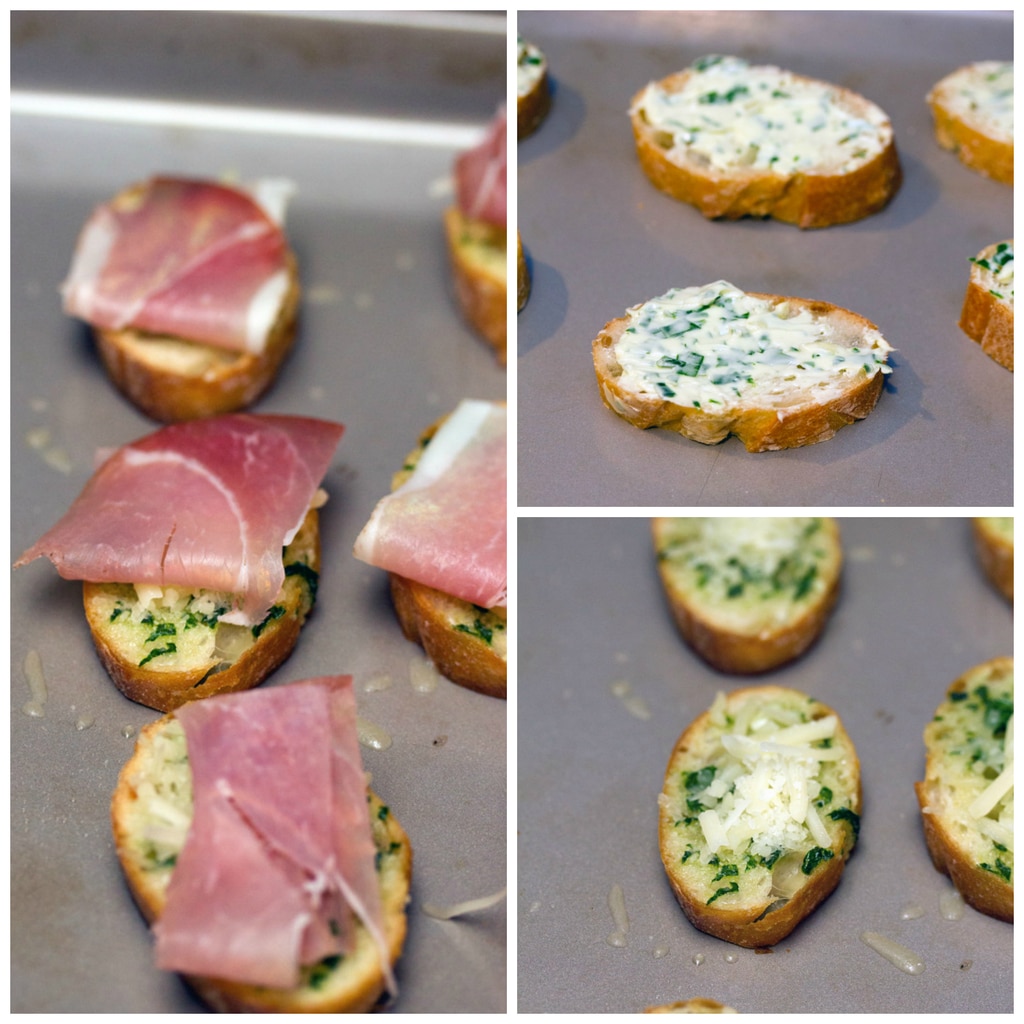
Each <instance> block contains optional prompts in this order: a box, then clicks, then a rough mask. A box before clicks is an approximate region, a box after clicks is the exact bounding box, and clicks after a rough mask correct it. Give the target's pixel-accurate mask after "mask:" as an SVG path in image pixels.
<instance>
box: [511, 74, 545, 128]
mask: <svg viewBox="0 0 1024 1024" xmlns="http://www.w3.org/2000/svg"><path fill="white" fill-rule="evenodd" d="M550 109H551V85H550V82H549V80H548V72H547V67H546V66H545V68H544V73H543V74H542V75H541V76H540V78H538V79H537V81H536V83H535V84H534V86H533V88H532V89H530V91H529V92H527V93H524V94H523V95H522V96H518V97H517V99H516V137H517V138H519V139H525V138H526V137H527V136H528V135H531V134H532V133H533V132H535V131H536V130H537V127H538V126H539V125H540V123H541V121H543V120H544V118H545V117H547V114H548V111H549V110H550Z"/></svg>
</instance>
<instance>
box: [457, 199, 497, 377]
mask: <svg viewBox="0 0 1024 1024" xmlns="http://www.w3.org/2000/svg"><path fill="white" fill-rule="evenodd" d="M444 225H445V238H446V240H447V246H448V255H449V261H450V263H451V269H452V279H453V281H454V283H455V298H456V301H457V302H458V305H459V309H460V310H461V311H462V315H463V317H464V318H465V320H466V322H467V323H468V324H469V326H470V327H472V328H473V330H474V331H476V332H477V333H478V334H479V335H480V336H481V337H482V338H483V339H484V340H485V341H486V342H488V344H490V345H491V347H492V348H493V349H494V351H495V354H496V355H497V357H498V361H499V362H500V363H501V365H502V366H504V365H505V360H506V339H507V333H508V332H507V326H506V314H507V310H506V302H507V298H508V283H507V277H508V272H507V263H508V258H507V253H506V251H505V246H506V238H507V229H506V228H503V227H499V226H498V225H496V224H490V223H488V222H487V221H485V220H479V219H477V218H473V217H467V216H466V215H465V214H463V213H462V211H461V210H459V208H458V207H457V206H450V207H448V209H446V210H445V213H444Z"/></svg>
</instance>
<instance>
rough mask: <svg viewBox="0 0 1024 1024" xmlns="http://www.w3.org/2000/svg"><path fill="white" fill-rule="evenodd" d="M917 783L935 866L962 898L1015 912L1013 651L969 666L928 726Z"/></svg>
mask: <svg viewBox="0 0 1024 1024" xmlns="http://www.w3.org/2000/svg"><path fill="white" fill-rule="evenodd" d="M924 744H925V770H924V776H925V777H924V780H923V781H922V782H915V783H914V789H915V791H916V793H917V799H918V802H919V803H920V805H921V820H922V822H923V824H924V837H925V842H926V843H927V845H928V852H929V854H930V855H931V858H932V863H933V864H934V865H935V867H936V868H937V869H938V870H939V871H941V872H943V873H944V874H947V875H949V877H950V878H951V879H952V881H953V884H954V885H955V886H956V888H957V889H958V890H959V891H960V894H961V895H962V896H963V898H964V900H966V902H967V903H969V904H970V905H971V906H972V907H974V908H975V909H976V910H980V911H981V912H982V913H983V914H989V915H990V916H991V917H997V918H999V919H1000V920H1002V921H1012V920H1013V659H1012V658H995V659H993V660H992V661H988V662H985V663H984V664H982V665H978V666H976V667H975V668H973V669H971V670H970V671H969V672H967V673H965V674H964V675H963V676H961V677H960V678H959V679H958V680H957V681H956V682H955V683H953V684H952V685H951V686H950V687H949V689H948V690H947V691H946V699H945V700H944V701H943V702H942V703H941V704H940V705H939V707H938V710H937V711H936V712H935V716H934V717H933V718H932V720H931V721H930V722H929V723H928V725H927V726H925V730H924Z"/></svg>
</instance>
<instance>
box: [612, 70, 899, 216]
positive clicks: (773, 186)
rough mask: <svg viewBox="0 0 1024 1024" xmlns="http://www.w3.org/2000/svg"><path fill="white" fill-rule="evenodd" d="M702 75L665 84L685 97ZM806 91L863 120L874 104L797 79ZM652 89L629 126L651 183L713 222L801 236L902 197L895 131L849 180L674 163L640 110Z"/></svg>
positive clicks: (686, 74)
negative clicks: (824, 95)
mask: <svg viewBox="0 0 1024 1024" xmlns="http://www.w3.org/2000/svg"><path fill="white" fill-rule="evenodd" d="M694 74H696V72H695V71H694V69H692V68H687V69H686V70H684V71H677V72H675V73H674V74H671V75H668V76H666V77H665V78H663V79H661V80H660V82H658V83H657V84H658V85H660V86H661V88H662V89H664V90H665V91H666V92H669V93H671V92H678V91H679V90H681V89H682V88H683V87H684V86H685V84H686V83H687V82H688V81H689V79H690V78H691V77H693V75H694ZM794 77H795V78H796V79H797V80H799V81H802V82H804V83H813V84H819V85H823V86H825V87H827V88H830V89H832V90H833V91H834V92H836V93H837V94H838V95H839V96H840V97H841V102H842V105H843V106H844V107H845V108H847V109H849V110H850V111H852V112H853V113H861V112H863V111H864V110H865V109H867V108H873V107H874V104H872V103H870V101H868V100H866V99H865V98H864V97H862V96H860V95H858V94H857V93H855V92H853V91H851V90H849V89H844V88H842V87H840V86H832V85H829V84H828V83H820V82H816V80H815V79H811V78H807V77H806V76H803V75H795V76H794ZM644 91H645V89H641V90H640V91H639V92H637V93H636V95H635V96H634V97H633V100H632V103H631V104H630V111H629V118H630V123H631V125H632V128H633V139H634V142H635V144H636V151H637V157H638V158H639V161H640V166H641V168H642V169H643V172H644V174H646V175H647V177H648V178H649V179H650V181H651V183H652V184H653V185H654V186H655V187H656V188H658V189H659V190H660V191H662V192H664V193H665V194H666V195H669V196H671V197H672V198H673V199H678V200H679V201H680V202H683V203H688V204H689V205H691V206H695V207H696V208H697V209H698V210H699V211H700V212H701V213H702V214H703V215H704V216H705V217H707V218H709V219H716V218H722V219H725V220H736V219H738V218H740V217H748V216H749V217H772V218H774V219H775V220H780V221H783V222H785V223H788V224H795V225H796V226H797V227H799V228H823V227H831V226H833V225H837V224H847V223H849V222H851V221H856V220H861V219H863V218H864V217H868V216H870V215H871V214H874V213H877V212H878V211H880V210H881V209H883V208H884V207H885V206H886V205H887V204H888V202H889V200H890V199H892V197H893V196H894V195H895V194H896V192H897V191H898V190H899V187H900V184H901V182H902V168H901V166H900V160H899V156H898V154H897V151H896V141H895V138H894V136H893V133H892V128H891V125H889V124H888V121H886V126H887V128H888V141H887V142H886V143H885V144H884V145H883V147H882V150H881V152H879V153H878V154H877V155H876V156H875V157H874V158H873V159H871V160H870V161H869V162H868V163H866V164H863V165H861V166H860V167H857V168H855V169H854V170H852V171H849V172H846V173H834V172H832V171H831V170H830V169H829V168H828V167H827V166H823V167H822V168H821V169H820V170H816V171H814V172H797V173H793V174H788V175H784V174H778V173H775V172H773V171H769V170H757V169H753V168H751V169H750V170H747V171H743V170H738V169H737V170H729V171H720V170H716V169H715V168H713V167H710V166H703V165H702V164H701V163H700V162H698V161H696V160H687V161H686V162H685V163H680V162H677V161H675V160H672V159H670V158H669V156H668V154H667V151H666V150H665V148H664V147H663V146H662V145H660V144H659V142H658V134H657V132H656V131H655V129H654V128H653V127H652V126H651V125H650V124H649V123H648V122H647V120H646V119H645V118H644V117H643V115H642V112H641V111H640V110H639V103H640V100H641V98H642V97H643V94H644Z"/></svg>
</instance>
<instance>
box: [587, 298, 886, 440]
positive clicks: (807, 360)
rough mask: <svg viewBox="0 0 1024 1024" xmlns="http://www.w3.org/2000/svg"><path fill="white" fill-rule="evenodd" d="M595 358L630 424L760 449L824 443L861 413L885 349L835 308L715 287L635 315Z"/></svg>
mask: <svg viewBox="0 0 1024 1024" xmlns="http://www.w3.org/2000/svg"><path fill="white" fill-rule="evenodd" d="M592 350H593V357H594V371H595V373H596V374H597V382H598V385H599V387H600V391H601V397H602V399H603V400H604V403H605V404H606V405H607V406H608V407H609V408H610V409H611V410H612V411H613V412H615V413H617V414H618V415H619V416H621V417H622V418H623V419H625V420H628V421H629V422H630V423H632V424H633V425H634V426H637V427H640V428H641V429H647V428H648V427H664V428H666V429H668V430H674V431H678V432H679V433H680V434H682V435H683V436H684V437H688V438H690V439H691V440H694V441H700V442H701V443H702V444H717V443H718V442H719V441H722V440H723V439H725V438H726V437H728V436H729V435H730V434H735V435H736V436H737V437H738V438H739V439H740V440H741V441H742V442H743V444H744V445H745V446H746V448H747V450H748V451H752V452H761V451H770V450H775V449H780V448H796V447H799V446H801V445H807V444H814V443H816V442H818V441H825V440H827V439H828V438H831V437H833V436H834V435H835V433H836V431H837V430H839V429H841V428H842V427H844V426H846V425H848V424H850V423H853V422H854V421H855V420H859V419H863V418H864V417H865V416H867V415H868V414H869V413H870V412H871V411H872V409H874V407H875V404H876V403H877V402H878V397H879V395H880V394H881V391H882V384H883V378H884V376H885V374H887V373H889V372H890V369H891V368H890V367H889V366H888V364H887V359H888V355H889V353H890V352H891V351H892V348H891V346H890V345H889V343H888V342H887V341H886V340H885V338H883V337H882V335H881V333H880V332H879V330H878V328H877V327H875V325H874V324H872V323H871V322H870V321H868V320H866V319H864V317H862V316H858V315H857V314H856V313H852V312H850V311H849V310H847V309H842V308H840V307H839V306H834V305H832V303H829V302H821V301H817V300H813V299H800V298H787V297H784V296H781V295H765V294H761V293H758V292H743V291H741V290H740V289H739V288H736V287H735V286H734V285H731V284H729V283H728V282H727V281H716V282H713V283H712V284H709V285H705V286H703V287H695V288H676V289H673V290H671V291H670V292H667V293H666V294H665V295H662V296H659V297H658V298H655V299H651V300H649V301H648V302H644V303H641V304H640V305H638V306H634V307H632V308H631V309H629V310H627V312H626V315H625V316H623V317H619V318H618V319H615V320H611V321H609V322H608V323H607V324H605V326H604V329H603V330H602V331H601V332H600V333H599V334H598V336H597V337H596V338H595V339H594V341H593V343H592Z"/></svg>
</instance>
